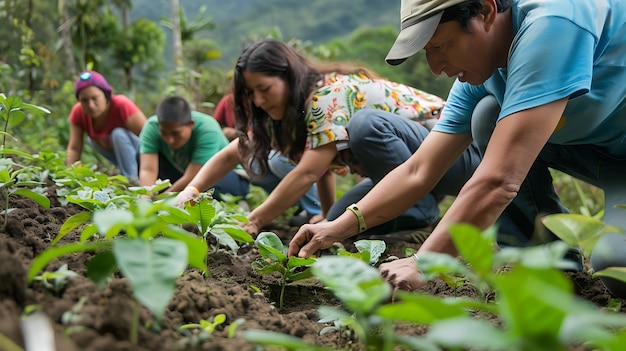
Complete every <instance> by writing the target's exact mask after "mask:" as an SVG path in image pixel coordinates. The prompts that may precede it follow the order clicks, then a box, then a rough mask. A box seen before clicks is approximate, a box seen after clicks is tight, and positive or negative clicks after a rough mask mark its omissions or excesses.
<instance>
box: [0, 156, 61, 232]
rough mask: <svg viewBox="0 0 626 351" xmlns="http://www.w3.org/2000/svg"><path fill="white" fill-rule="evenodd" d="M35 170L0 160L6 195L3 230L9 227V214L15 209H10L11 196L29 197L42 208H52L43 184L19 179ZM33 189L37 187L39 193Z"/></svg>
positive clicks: (3, 187) (1, 179)
mask: <svg viewBox="0 0 626 351" xmlns="http://www.w3.org/2000/svg"><path fill="white" fill-rule="evenodd" d="M2 151H6V150H2ZM34 170H35V169H34V168H32V167H26V166H23V165H19V164H17V163H15V162H13V160H11V159H8V158H2V159H0V188H1V189H2V192H3V195H4V210H2V212H1V214H2V215H3V217H4V220H3V224H2V227H3V228H5V227H6V225H7V221H8V216H9V213H11V212H12V211H13V210H14V208H9V196H10V195H18V196H23V197H27V198H29V199H31V200H33V201H35V202H36V203H37V204H39V205H40V206H41V207H44V208H50V199H48V198H47V197H46V196H44V195H42V193H43V188H41V184H42V183H41V182H35V181H31V180H20V179H19V178H20V174H22V173H25V172H33V171H34ZM32 187H37V189H38V190H39V192H37V191H34V190H31V189H30V188H32Z"/></svg>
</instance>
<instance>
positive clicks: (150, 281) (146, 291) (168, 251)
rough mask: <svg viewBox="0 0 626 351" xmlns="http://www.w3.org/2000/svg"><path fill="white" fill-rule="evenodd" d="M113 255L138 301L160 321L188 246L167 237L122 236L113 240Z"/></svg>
mask: <svg viewBox="0 0 626 351" xmlns="http://www.w3.org/2000/svg"><path fill="white" fill-rule="evenodd" d="M113 254H114V255H115V259H116V261H117V264H118V266H119V268H120V271H121V272H122V274H123V275H124V276H125V277H126V278H128V281H129V282H130V285H131V286H132V288H133V292H134V294H135V297H136V298H137V300H138V301H140V302H141V303H142V304H143V305H144V306H146V307H147V308H148V309H149V310H150V311H151V312H152V314H153V315H154V317H155V318H157V319H158V320H160V319H161V317H162V316H163V312H165V309H166V308H167V305H168V304H169V302H170V300H171V299H172V296H173V295H174V290H175V289H176V279H177V278H178V277H179V276H180V274H181V273H182V272H183V271H184V270H185V268H186V267H187V246H186V245H185V244H184V243H183V242H180V241H176V240H172V239H168V238H158V239H154V240H150V241H147V240H141V239H127V238H122V239H117V240H115V242H114V243H113Z"/></svg>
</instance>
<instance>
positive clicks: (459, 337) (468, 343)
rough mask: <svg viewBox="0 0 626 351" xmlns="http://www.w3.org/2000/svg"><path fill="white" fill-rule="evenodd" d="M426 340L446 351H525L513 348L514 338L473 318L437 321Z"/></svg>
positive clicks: (484, 321) (485, 322) (486, 322)
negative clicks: (460, 350) (466, 350)
mask: <svg viewBox="0 0 626 351" xmlns="http://www.w3.org/2000/svg"><path fill="white" fill-rule="evenodd" d="M426 339H427V340H430V341H432V342H434V343H436V344H438V345H441V346H443V347H444V348H445V349H446V350H448V349H450V350H457V349H468V350H481V351H490V350H494V351H496V350H498V351H499V350H526V349H524V348H516V347H515V343H516V342H517V339H516V338H515V337H512V336H509V335H507V334H506V333H505V332H503V331H501V330H499V329H498V328H496V327H495V326H494V325H492V324H491V323H489V322H488V321H486V320H482V319H477V318H475V317H459V318H452V319H445V320H442V321H439V322H437V323H435V324H434V325H433V326H431V328H430V330H429V331H428V334H426ZM544 350H546V349H544Z"/></svg>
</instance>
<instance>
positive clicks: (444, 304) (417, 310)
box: [376, 291, 488, 324]
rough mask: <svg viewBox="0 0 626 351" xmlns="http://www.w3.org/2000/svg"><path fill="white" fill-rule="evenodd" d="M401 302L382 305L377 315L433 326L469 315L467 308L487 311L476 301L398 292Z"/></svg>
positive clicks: (485, 307)
mask: <svg viewBox="0 0 626 351" xmlns="http://www.w3.org/2000/svg"><path fill="white" fill-rule="evenodd" d="M397 293H398V297H400V299H401V301H400V302H396V303H394V304H388V305H384V306H382V307H381V308H379V309H378V311H377V312H376V314H377V315H379V316H382V317H384V318H387V319H390V320H396V321H405V322H413V323H424V324H433V323H435V322H437V321H440V320H443V319H447V318H454V317H461V316H467V315H469V312H468V309H469V308H477V307H478V308H481V309H483V308H484V309H488V307H487V306H486V305H485V304H483V303H481V302H479V301H477V300H462V299H452V298H441V297H437V296H431V295H420V294H412V293H403V292H400V291H398V292H397Z"/></svg>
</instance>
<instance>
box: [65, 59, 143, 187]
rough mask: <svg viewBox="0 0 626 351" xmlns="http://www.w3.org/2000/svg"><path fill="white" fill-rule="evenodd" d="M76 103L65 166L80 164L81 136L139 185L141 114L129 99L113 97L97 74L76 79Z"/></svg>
mask: <svg viewBox="0 0 626 351" xmlns="http://www.w3.org/2000/svg"><path fill="white" fill-rule="evenodd" d="M74 94H75V95H76V99H77V100H78V102H77V103H76V105H74V107H73V108H72V111H71V112H70V115H69V117H68V118H69V120H70V138H69V142H68V144H67V159H66V161H65V163H66V165H67V166H68V167H69V166H71V165H73V164H74V163H75V162H77V161H79V160H80V157H81V154H82V151H83V145H84V136H85V134H87V143H88V144H89V145H90V146H91V147H92V148H93V149H94V150H96V151H97V152H98V153H100V154H102V155H103V156H104V157H105V158H106V159H107V160H109V161H110V162H111V163H112V164H114V165H116V166H117V167H119V169H120V173H121V174H122V175H123V176H125V177H127V178H128V180H129V181H130V182H131V183H136V184H139V179H138V174H139V133H140V132H141V128H143V125H144V123H145V122H146V116H145V115H144V113H143V112H142V111H141V110H140V109H139V107H137V105H135V103H134V102H132V101H131V100H130V99H129V98H128V97H126V96H124V95H121V94H116V95H113V88H111V86H110V85H109V83H107V81H106V79H105V78H104V77H103V76H102V75H101V74H100V73H98V72H95V71H85V72H82V73H81V74H80V75H79V76H78V78H77V79H76V83H75V84H74Z"/></svg>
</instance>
